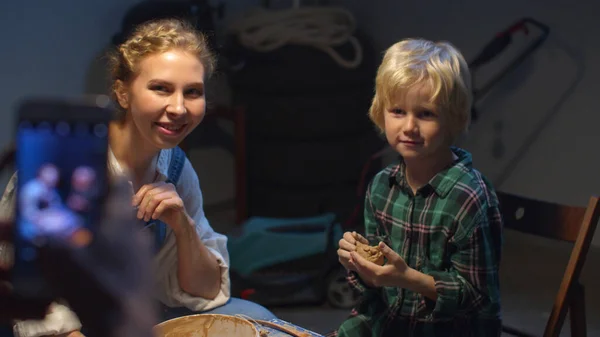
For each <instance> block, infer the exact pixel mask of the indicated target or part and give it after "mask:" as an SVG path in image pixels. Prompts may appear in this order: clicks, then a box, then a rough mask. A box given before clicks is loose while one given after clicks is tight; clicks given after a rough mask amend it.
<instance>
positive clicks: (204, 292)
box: [174, 214, 221, 300]
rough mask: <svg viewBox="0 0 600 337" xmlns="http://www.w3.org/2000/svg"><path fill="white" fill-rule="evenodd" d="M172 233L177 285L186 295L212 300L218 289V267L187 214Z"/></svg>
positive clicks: (219, 273) (219, 285)
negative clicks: (174, 247) (175, 257)
mask: <svg viewBox="0 0 600 337" xmlns="http://www.w3.org/2000/svg"><path fill="white" fill-rule="evenodd" d="M179 228H180V229H179V230H178V232H175V233H174V234H175V242H176V246H177V260H178V262H177V267H178V268H177V270H178V273H177V276H178V279H179V286H180V287H181V289H182V290H183V291H185V292H187V293H188V294H190V295H192V296H196V297H202V298H206V299H210V300H213V299H214V298H215V297H216V296H217V295H218V293H219V290H220V289H221V267H220V266H219V263H218V262H217V258H216V257H215V256H214V255H213V254H212V253H211V252H210V251H209V250H208V249H207V248H206V247H205V246H204V244H203V243H202V241H201V240H200V237H199V236H198V233H197V232H196V223H195V221H194V219H192V218H191V217H190V216H188V215H187V214H186V215H185V217H184V218H183V219H181V225H180V226H179Z"/></svg>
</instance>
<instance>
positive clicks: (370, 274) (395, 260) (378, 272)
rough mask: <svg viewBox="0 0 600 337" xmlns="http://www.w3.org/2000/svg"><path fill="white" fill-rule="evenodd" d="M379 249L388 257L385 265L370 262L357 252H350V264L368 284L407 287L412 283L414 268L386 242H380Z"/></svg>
mask: <svg viewBox="0 0 600 337" xmlns="http://www.w3.org/2000/svg"><path fill="white" fill-rule="evenodd" d="M379 249H380V250H381V252H382V253H383V255H384V256H385V257H386V259H387V263H386V264H385V265H383V266H379V265H377V264H375V263H373V262H370V261H368V260H366V259H365V258H363V257H362V256H360V255H359V254H358V253H356V252H351V253H350V264H351V265H352V266H353V267H354V270H355V271H356V272H357V273H358V274H359V275H360V277H361V279H362V280H363V281H364V282H365V283H367V284H370V285H372V286H374V287H400V288H406V287H407V285H408V284H409V283H410V280H409V278H410V276H411V270H412V269H411V268H410V267H409V266H408V265H407V264H406V261H404V259H403V258H402V257H400V255H398V254H397V253H396V252H395V251H393V250H392V249H391V248H390V247H388V246H387V245H386V244H385V243H383V242H380V243H379Z"/></svg>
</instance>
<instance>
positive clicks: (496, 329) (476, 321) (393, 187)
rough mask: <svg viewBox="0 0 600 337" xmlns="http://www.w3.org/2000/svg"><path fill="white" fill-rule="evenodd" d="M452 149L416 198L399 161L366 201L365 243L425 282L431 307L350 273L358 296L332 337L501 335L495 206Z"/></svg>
mask: <svg viewBox="0 0 600 337" xmlns="http://www.w3.org/2000/svg"><path fill="white" fill-rule="evenodd" d="M452 150H453V151H454V153H455V154H456V155H457V156H458V159H457V160H456V161H455V162H454V163H453V164H452V165H450V166H449V167H448V168H446V169H444V170H442V171H441V172H440V173H438V174H437V175H436V176H434V177H433V178H432V179H431V181H430V182H429V184H427V185H425V186H424V187H422V188H421V189H419V190H418V191H417V193H416V195H413V193H412V191H411V189H410V187H409V186H408V184H407V182H406V179H405V176H404V164H403V163H402V161H401V162H400V163H399V164H395V165H390V166H389V167H387V168H386V169H384V170H383V171H381V172H380V173H378V174H377V175H376V176H375V178H374V179H373V181H372V182H371V183H370V185H369V188H368V191H367V196H366V200H365V231H366V237H367V238H368V239H369V241H371V243H372V244H375V243H376V242H378V241H380V240H381V241H384V242H385V243H386V244H387V245H389V246H390V247H391V248H392V249H394V251H396V252H397V253H399V254H400V256H402V257H403V258H404V259H405V260H406V262H407V263H408V265H409V266H410V267H412V268H414V269H416V270H418V271H420V272H422V273H425V274H428V275H431V276H432V277H433V278H434V279H435V287H436V290H437V295H438V298H437V301H432V300H430V299H428V298H426V297H424V296H423V295H421V294H419V293H415V292H412V291H410V290H407V289H400V288H395V287H383V288H369V287H367V286H366V285H365V284H364V283H363V282H362V281H361V280H360V278H359V277H358V275H357V274H356V273H353V272H351V273H350V274H349V277H348V279H349V281H350V283H351V284H352V285H353V286H355V287H356V288H357V289H358V290H359V291H361V292H362V294H363V296H362V300H361V302H360V303H359V304H358V305H357V307H356V309H355V311H354V312H353V314H352V315H351V316H350V317H349V318H348V319H347V320H346V321H344V322H343V323H342V325H341V326H340V328H339V329H338V331H337V332H336V333H337V336H344V337H359V336H360V337H367V336H395V337H396V336H402V337H404V336H424V337H440V336H444V337H454V336H456V337H458V336H460V337H469V336H476V337H494V336H500V330H501V317H500V289H499V281H498V268H499V263H500V252H501V246H502V218H501V215H500V211H499V207H498V199H497V197H496V194H495V192H494V189H493V187H492V186H491V184H490V183H489V182H488V181H487V180H486V178H485V177H483V176H482V175H481V173H479V172H478V171H477V170H475V169H473V167H472V160H471V155H470V154H469V153H468V152H467V151H465V150H462V149H459V148H452ZM330 335H334V334H330Z"/></svg>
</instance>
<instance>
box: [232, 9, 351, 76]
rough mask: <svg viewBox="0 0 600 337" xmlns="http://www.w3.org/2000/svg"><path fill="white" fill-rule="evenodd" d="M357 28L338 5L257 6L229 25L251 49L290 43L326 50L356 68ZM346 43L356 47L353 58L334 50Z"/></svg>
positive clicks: (343, 62) (345, 65)
mask: <svg viewBox="0 0 600 337" xmlns="http://www.w3.org/2000/svg"><path fill="white" fill-rule="evenodd" d="M355 29H356V22H355V20H354V16H353V15H352V13H350V12H349V11H348V10H346V9H342V8H335V7H300V8H294V9H285V10H267V9H257V10H254V11H251V12H249V13H248V14H247V15H246V16H245V17H243V18H241V19H239V20H235V22H234V23H233V24H232V25H230V26H229V27H228V30H229V31H230V32H231V33H234V34H236V35H237V36H238V38H239V41H240V43H241V44H242V45H243V46H244V47H246V48H248V49H251V50H255V51H258V52H270V51H273V50H275V49H278V48H281V47H283V46H284V45H287V44H296V45H305V46H312V47H314V48H317V49H320V50H322V51H324V52H326V53H327V54H329V55H330V56H331V57H332V58H333V60H334V61H335V62H336V63H338V64H339V65H340V66H342V67H345V68H356V67H358V66H359V65H360V64H361V62H362V56H363V50H362V46H361V45H360V42H359V41H358V39H356V37H354V36H353V34H354V31H355ZM347 42H350V43H351V44H352V46H353V47H354V51H355V54H354V59H352V60H347V59H344V58H343V57H342V56H340V54H339V53H338V52H337V51H336V50H335V49H334V47H336V46H340V45H343V44H345V43H347Z"/></svg>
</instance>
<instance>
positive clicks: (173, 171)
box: [148, 146, 185, 252]
mask: <svg viewBox="0 0 600 337" xmlns="http://www.w3.org/2000/svg"><path fill="white" fill-rule="evenodd" d="M184 165H185V152H183V150H182V149H181V148H180V147H178V146H176V147H175V148H173V150H172V153H171V162H170V163H169V171H168V174H167V183H170V184H173V185H175V186H177V182H178V181H179V176H181V171H183V166H184ZM150 222H154V235H155V249H156V251H157V252H158V251H159V250H160V248H161V247H162V245H163V243H164V242H165V239H166V237H167V225H166V224H165V223H164V222H162V221H160V220H150V221H149V222H148V224H150Z"/></svg>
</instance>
